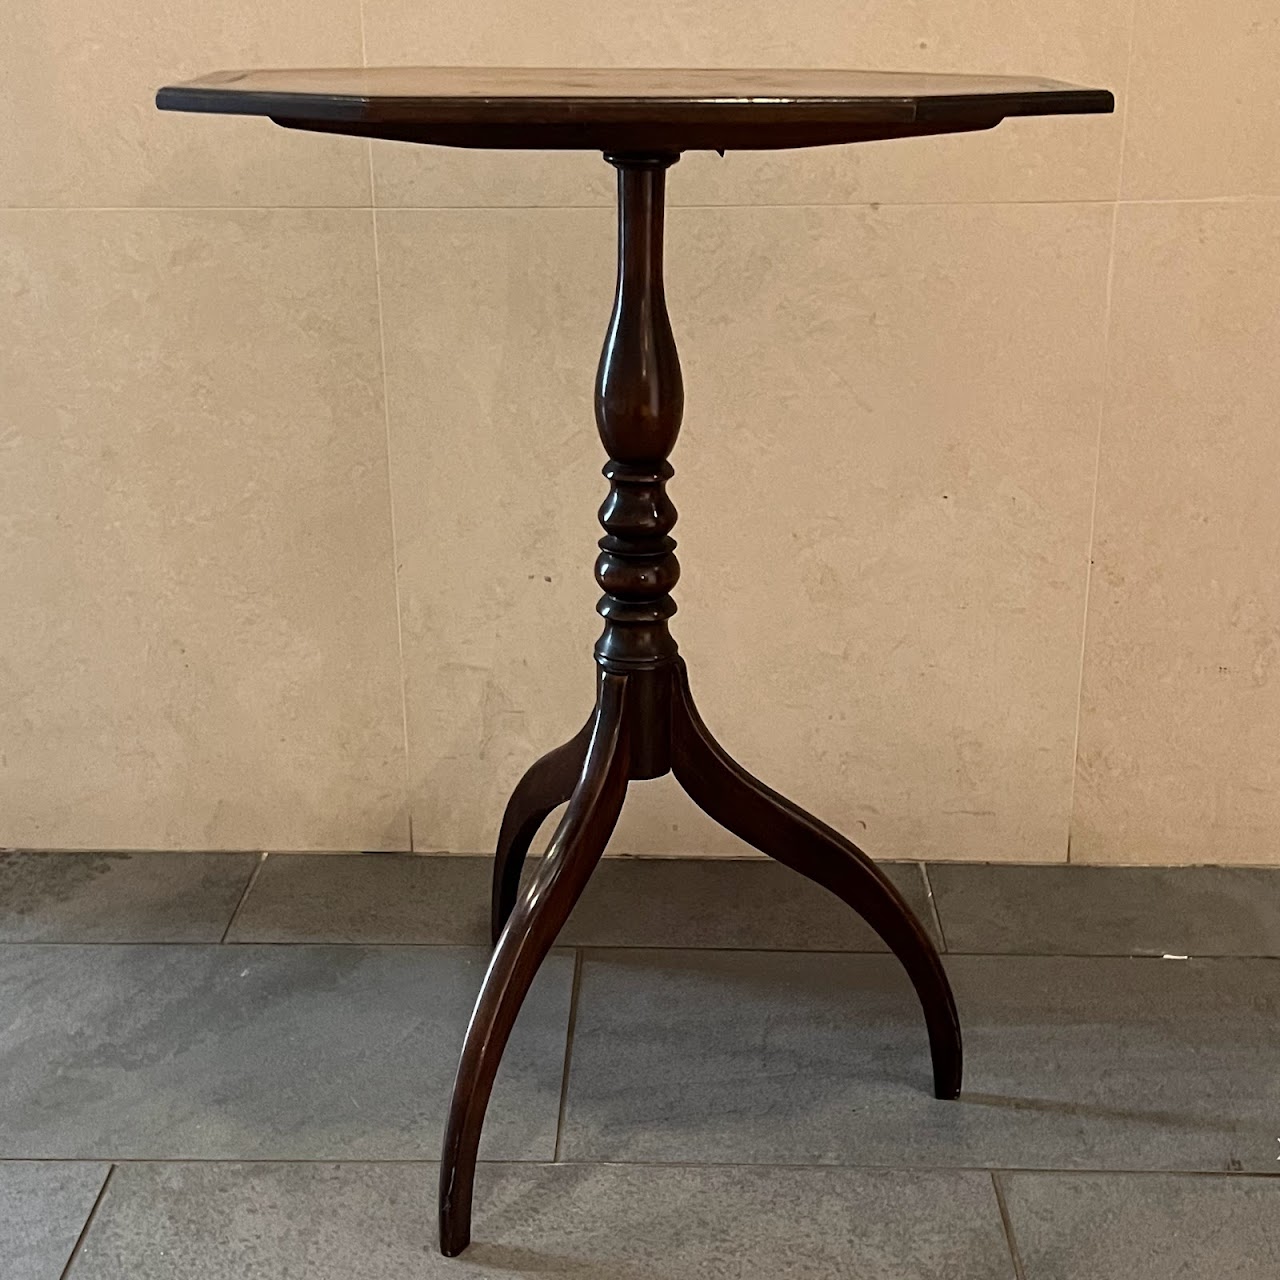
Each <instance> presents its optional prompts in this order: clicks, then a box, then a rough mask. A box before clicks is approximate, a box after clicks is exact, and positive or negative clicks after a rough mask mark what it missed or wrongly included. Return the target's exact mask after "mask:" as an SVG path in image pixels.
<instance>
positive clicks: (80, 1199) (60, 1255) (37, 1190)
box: [0, 1161, 108, 1280]
mask: <svg viewBox="0 0 1280 1280" xmlns="http://www.w3.org/2000/svg"><path fill="white" fill-rule="evenodd" d="M107 1169H108V1166H107V1165H105V1164H70V1163H68V1164H63V1163H60V1162H59V1163H55V1162H51V1161H50V1162H45V1161H41V1162H34V1161H31V1162H28V1161H15V1162H0V1259H2V1260H3V1265H2V1266H0V1274H2V1275H3V1276H4V1280H61V1276H62V1271H63V1268H64V1267H65V1266H66V1265H67V1259H68V1258H70V1257H71V1251H72V1250H73V1249H74V1248H75V1245H76V1241H77V1240H78V1239H79V1237H80V1232H81V1229H82V1228H83V1227H84V1224H85V1221H86V1220H87V1218H88V1217H89V1212H90V1210H91V1209H92V1208H93V1202H94V1201H95V1200H96V1199H97V1198H98V1191H99V1190H100V1189H101V1187H102V1182H103V1179H104V1178H106V1176H107Z"/></svg>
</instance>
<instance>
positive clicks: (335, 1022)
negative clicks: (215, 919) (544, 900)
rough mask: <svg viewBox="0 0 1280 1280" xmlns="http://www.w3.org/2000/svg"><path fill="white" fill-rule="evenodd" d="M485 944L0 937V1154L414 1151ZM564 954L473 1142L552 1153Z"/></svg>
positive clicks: (431, 1143) (435, 1117)
mask: <svg viewBox="0 0 1280 1280" xmlns="http://www.w3.org/2000/svg"><path fill="white" fill-rule="evenodd" d="M485 961H486V955H485V953H484V952H483V951H480V950H470V949H467V950H461V949H459V950H454V949H447V948H425V949H422V948H377V947H374V948H362V947H184V946H155V947H149V946H120V947H73V946H68V947H52V946H21V945H18V946H9V947H0V1156H4V1157H48V1158H84V1159H87V1158H97V1157H101V1158H118V1159H132V1158H147V1157H152V1158H165V1159H169V1158H174V1159H181V1158H202V1159H237V1158H263V1159H337V1158H351V1159H422V1158H424V1157H426V1158H432V1157H434V1156H435V1155H436V1154H437V1153H438V1150H439V1143H440V1138H441V1132H442V1129H443V1123H444V1114H445V1106H446V1102H447V1098H448V1092H449V1088H450V1085H451V1083H452V1079H453V1073H454V1068H455V1066H456V1062H457V1054H458V1049H459V1047H460V1044H461V1040H462V1032H463V1028H464V1027H465V1026H466V1022H467V1018H468V1016H469V1014H470V1010H471V1005H472V1002H473V1000H474V998H475V993H476V991H477V990H478V988H479V985H480V978H481V975H482V973H483V971H484V966H485ZM572 980H573V961H572V958H571V957H569V956H566V955H556V956H552V957H550V958H549V960H548V962H547V964H546V965H545V966H544V967H543V971H542V974H541V975H540V977H539V979H538V981H537V982H536V983H535V985H534V988H533V991H532V992H531V993H530V997H529V1000H528V1002H527V1003H526V1006H525V1009H524V1011H523V1013H522V1015H521V1018H520V1021H519V1023H518V1024H517V1027H516V1031H515V1035H514V1037H513V1040H512V1044H511V1046H510V1049H509V1051H508V1053H507V1055H506V1058H505V1060H504V1063H503V1068H502V1073H501V1074H500V1075H499V1077H498V1084H497V1088H496V1090H495V1093H494V1099H493V1105H492V1106H491V1107H490V1110H489V1120H488V1124H487V1125H486V1128H485V1143H484V1145H483V1146H482V1152H483V1153H484V1154H485V1155H486V1156H488V1157H491V1158H518V1159H549V1158H550V1156H551V1154H552V1152H553V1149H554V1141H555V1128H556V1117H557V1113H558V1109H559V1098H560V1082H561V1076H562V1067H563V1060H564V1045H565V1035H566V1027H567V1024H568V1010H569V999H570V989H571V986H572Z"/></svg>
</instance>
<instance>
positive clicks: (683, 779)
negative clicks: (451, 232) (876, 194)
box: [156, 67, 1114, 1257]
mask: <svg viewBox="0 0 1280 1280" xmlns="http://www.w3.org/2000/svg"><path fill="white" fill-rule="evenodd" d="M156 104H157V106H159V107H160V108H162V109H164V110H171V111H202V112H214V113H222V114H233V115H260V116H268V117H270V118H271V119H272V120H274V121H275V122H276V123H277V124H280V125H284V126H285V127H287V128H291V129H307V130H313V131H317V132H321V133H343V134H354V135H356V136H359V137H367V138H390V139H394V140H398V141H403V142H417V143H431V144H436V145H441V146H455V147H486V148H510V149H513V150H548V149H555V150H565V149H575V150H591V151H600V152H602V153H603V154H604V158H605V159H606V160H607V161H608V162H609V163H610V164H611V165H613V167H614V168H615V169H616V170H617V173H618V279H617V288H616V291H615V294H614V300H613V314H612V316H611V318H610V321H609V327H608V330H607V332H606V335H605V340H604V350H603V352H602V354H601V357H600V365H599V370H598V372H597V376H596V392H595V415H596V424H597V426H598V427H599V430H600V438H601V440H602V441H603V443H604V447H605V450H606V452H607V454H608V459H609V460H608V462H607V463H606V465H605V468H604V474H605V477H606V479H607V480H608V481H609V493H608V496H607V497H606V498H605V500H604V505H603V506H602V507H601V508H600V523H601V525H602V526H603V528H604V535H605V536H604V537H603V538H601V539H600V554H599V556H598V557H597V559H596V565H595V574H596V581H597V582H598V583H599V585H600V588H601V590H602V591H603V593H604V594H603V595H602V596H601V599H600V603H599V604H598V606H597V609H598V611H599V613H600V615H601V616H602V617H603V618H604V631H603V634H602V635H601V637H600V639H599V640H598V641H597V643H596V646H595V660H596V703H595V709H594V711H593V712H592V715H591V717H590V719H589V720H588V722H587V723H586V724H585V725H584V726H583V728H582V730H581V731H580V732H579V733H578V735H577V736H576V737H574V738H573V739H572V740H571V741H569V742H566V743H565V744H564V745H563V746H559V747H556V748H555V749H554V750H553V751H550V752H548V753H547V754H546V755H545V756H543V757H542V759H540V760H538V761H537V762H536V763H535V764H534V765H533V766H532V767H531V768H530V769H529V771H528V772H527V773H526V774H525V775H524V777H523V778H522V779H521V780H520V782H519V784H518V785H517V786H516V789H515V792H514V793H513V794H512V796H511V799H510V801H509V802H508V804H507V808H506V812H505V814H504V815H503V819H502V828H501V832H500V834H499V837H498V848H497V857H496V860H495V865H494V878H493V936H494V942H495V948H494V952H493V957H492V960H491V961H490V964H489V968H488V972H487V973H486V974H485V978H484V984H483V987H482V988H481V991H480V996H479V999H478V1000H477V1002H476V1006H475V1011H474V1013H473V1014H472V1017H471V1022H470V1025H469V1026H468V1028H467V1033H466V1039H465V1041H464V1044H463V1048H462V1057H461V1061H460V1063H459V1066H458V1075H457V1079H456V1081H455V1083H454V1089H453V1097H452V1101H451V1104H450V1110H449V1120H448V1125H447V1129H446V1132H445V1139H444V1151H443V1154H442V1156H441V1166H440V1248H441V1250H442V1251H443V1252H444V1253H445V1254H446V1255H448V1256H450V1257H452V1256H455V1255H457V1254H459V1253H461V1252H462V1250H463V1249H465V1248H466V1247H467V1244H468V1243H469V1241H470V1238H471V1199H472V1188H473V1183H474V1179H475V1166H476V1152H477V1148H478V1146H479V1141H480V1130H481V1126H482V1125H483V1123H484V1115H485V1110H486V1108H487V1106H488V1102H489V1095H490V1093H491V1091H492V1088H493V1081H494V1077H495V1075H496V1074H497V1070H498V1063H499V1061H500V1059H501V1057H502V1053H503V1050H504V1049H505V1047H506V1044H507V1039H508V1037H509V1036H510V1033H511V1028H512V1026H513V1024H514V1022H515V1019H516V1015H517V1013H518V1012H519V1010H520V1006H521V1004H522V1003H523V1001H524V998H525V995H526V994H527V993H528V990H529V987H530V985H531V984H532V982H533V978H534V975H535V974H536V973H537V970H538V967H539V966H540V965H541V963H542V961H543V959H544V958H545V956H546V954H547V952H548V951H549V950H550V949H551V946H552V944H553V943H554V942H555V939H556V936H557V934H558V933H559V932H560V929H561V928H562V927H563V925H564V923H565V921H566V920H567V919H568V917H569V913H570V911H571V910H572V908H573V906H574V904H575V903H576V902H577V900H578V898H579V896H580V895H581V893H582V891H583V889H584V888H585V886H586V884H587V881H588V879H589V878H590V876H591V873H592V871H593V870H594V869H595V866H596V864H597V863H598V862H599V860H600V858H601V856H602V854H603V853H604V849H605V845H606V843H607V841H608V839H609V836H610V834H611V833H612V831H613V828H614V825H615V823H616V822H617V819H618V815H619V813H620V812H621V810H622V804H623V800H624V799H625V797H626V791H627V784H628V782H630V781H631V780H632V779H640V778H657V777H662V776H663V775H665V774H667V773H674V774H675V777H676V780H677V781H678V782H679V783H680V785H681V786H682V787H683V788H684V790H685V791H686V792H687V793H688V794H689V796H690V797H691V798H692V799H693V800H694V802H695V803H696V804H698V805H699V806H700V807H701V808H702V809H703V810H705V811H706V813H708V814H709V815H710V816H711V817H712V818H714V819H715V820H716V821H717V822H719V823H720V824H721V825H722V826H724V827H726V828H727V829H728V830H730V831H732V832H733V833H734V834H735V835H737V836H739V837H740V838H741V839H743V840H745V841H746V842H747V843H748V844H751V845H754V846H755V847H756V848H757V849H759V850H760V851H761V852H763V853H766V854H768V855H769V856H770V857H773V858H775V859H777V860H778V861H779V862H781V863H783V864H784V865H785V866H788V867H791V868H792V869H793V870H795V871H798V872H799V873H800V874H801V875H803V876H807V877H808V878H809V879H811V880H813V881H815V882H816V883H818V884H820V885H822V886H823V887H824V888H826V889H828V890H830V891H831V892H832V893H834V894H836V895H837V896H838V897H840V898H841V899H843V901H845V902H846V903H848V905H849V906H850V907H851V908H852V909H853V910H854V911H856V912H858V914H859V915H861V916H862V917H863V918H864V919H865V920H866V921H867V923H868V924H869V925H870V926H871V927H872V928H873V929H874V930H875V931H876V933H878V934H879V935H880V937H881V938H882V939H883V940H884V942H885V944H886V945H887V946H888V947H889V949H890V950H891V951H892V952H893V953H894V955H896V956H897V958H898V959H899V961H901V963H902V965H903V966H904V968H905V969H906V971H907V973H908V975H909V976H910V978H911V981H912V983H913V985H914V987H915V990H916V993H917V995H918V996H919V998H920V1002H921V1004H922V1005H923V1008H924V1017H925V1023H926V1026H927V1028H928V1034H929V1047H930V1051H931V1054H932V1059H933V1084H934V1091H935V1093H936V1094H937V1096H938V1097H939V1098H955V1097H958V1096H959V1093H960V1081H961V1068H962V1057H961V1044H960V1023H959V1018H958V1016H957V1013H956V1007H955V1001H954V999H953V997H952V994H951V987H950V984H949V983H948V981H947V976H946V973H945V972H944V971H943V968H942V963H941V961H940V960H939V958H938V954H937V952H936V950H935V949H934V946H933V944H932V942H931V941H930V940H929V936H928V934H927V933H926V932H925V930H924V928H923V927H922V926H921V924H920V922H919V921H918V920H917V919H916V917H915V916H914V915H913V914H912V912H911V910H910V908H909V907H908V906H907V904H906V903H905V902H904V901H903V899H902V896H901V895H900V894H899V893H898V891H897V890H896V889H895V888H894V887H893V885H892V884H891V883H890V882H889V880H888V879H887V878H886V877H885V876H884V875H883V874H882V873H881V872H880V870H879V869H878V868H877V867H876V865H875V863H874V862H872V861H871V859H870V858H868V857H867V856H866V854H864V853H863V852H862V850H860V849H859V848H857V846H855V845H854V844H853V843H852V842H851V841H849V840H847V839H845V837H844V836H842V835H840V834H839V833H838V832H836V831H834V830H832V829H831V828H830V827H828V826H826V825H825V824H823V823H822V822H819V821H818V820H817V819H816V818H814V817H812V816H810V815H809V814H807V813H805V812H804V811H803V810H801V809H799V808H797V807H796V806H795V805H793V804H792V803H791V802H790V801H789V800H787V799H785V798H784V797H783V796H780V795H778V794H777V793H776V792H774V791H771V790H770V789H769V788H768V787H766V786H765V785H764V784H763V783H761V782H759V781H757V780H756V779H755V778H753V777H752V776H751V775H750V774H748V773H747V772H746V771H745V770H744V769H743V768H741V766H739V765H738V764H737V763H736V762H735V761H734V760H733V759H732V757H730V756H729V754H728V753H727V752H726V751H725V750H724V749H723V748H722V747H721V746H720V745H719V743H718V742H717V741H716V740H715V738H713V737H712V735H711V733H710V731H709V730H708V729H707V727H706V725H705V724H704V723H703V722H702V718H701V716H699V714H698V711H697V708H696V707H695V706H694V703H693V697H692V695H691V693H690V691H689V681H688V673H687V671H686V669H685V665H684V661H683V659H681V657H680V656H679V654H678V652H677V649H676V643H675V640H674V639H673V638H672V636H671V633H670V630H669V628H668V620H669V619H670V617H671V616H672V614H674V613H675V611H676V606H675V603H674V601H673V600H672V599H671V590H672V588H673V587H674V586H675V585H676V582H677V580H678V578H679V576H680V566H679V564H678V563H677V561H676V557H675V541H674V540H673V539H672V537H671V530H672V527H673V526H674V525H675V522H676V509H675V507H674V506H673V505H672V502H671V499H670V498H669V497H668V496H667V492H666V485H667V481H668V480H669V479H670V478H671V476H672V474H673V473H672V468H671V465H670V463H669V462H668V461H667V458H668V456H669V455H670V453H671V451H672V449H673V448H674V446H675V443H676V436H677V434H678V433H679V430H680V420H681V415H682V412H683V407H684V391H683V387H682V384H681V379H680V362H679V358H678V356H677V354H676V346H675V341H674V339H673V338H672V334H671V324H670V321H669V319H668V317H667V308H666V301H665V298H664V295H663V275H662V247H663V207H664V189H665V181H666V171H667V169H668V168H669V167H670V166H671V165H673V164H674V163H675V162H676V161H677V160H678V159H679V158H680V154H681V153H682V152H684V151H688V150H717V151H721V152H723V151H727V150H764V149H779V148H789V147H813V146H822V145H828V144H835V143H849V142H869V141H874V140H878V139H888V138H906V137H919V136H921V135H926V134H937V133H959V132H968V131H972V130H978V129H990V128H992V127H993V126H995V125H996V124H999V122H1000V121H1001V120H1002V119H1004V118H1005V117H1006V116H1032V115H1064V114H1080V113H1094V112H1108V111H1111V110H1112V109H1113V107H1114V102H1113V99H1112V95H1111V94H1110V93H1108V92H1107V91H1105V90H1102V89H1084V88H1077V87H1075V86H1073V85H1067V84H1062V83H1059V82H1057V81H1054V80H1041V79H1023V78H1012V77H1006V76H965V75H932V74H914V73H910V72H879V71H817V70H814V71H718V70H636V69H618V70H551V69H542V68H528V69H505V70H502V69H483V68H468V67H434V68H433V67H381V68H358V67H357V68H331V69H322V70H291V71H227V72H219V73H216V74H214V75H209V76H204V77H202V78H201V79H198V80H192V81H189V82H187V83H185V84H179V85H173V86H169V87H166V88H163V89H161V90H160V91H159V93H158V95H157V98H156ZM566 801H567V802H568V808H567V810H566V811H565V814H564V817H563V818H562V819H561V821H560V824H559V826H558V827H557V828H556V831H555V834H554V836H553V837H552V839H551V843H550V845H549V846H548V849H547V852H546V854H545V855H544V857H543V859H542V861H541V864H540V866H539V868H538V871H537V874H536V875H535V876H534V877H533V879H532V881H531V882H530V884H529V885H528V887H527V888H526V889H525V891H524V892H523V893H521V892H520V891H519V888H520V873H521V868H522V866H523V864H524V860H525V856H526V854H527V853H528V851H529V846H530V844H531V843H532V841H533V838H534V836H535V835H536V833H537V831H538V828H539V827H540V826H541V824H542V822H543V821H544V820H545V819H546V817H547V816H548V815H549V814H550V813H551V811H552V810H553V809H555V808H556V807H557V806H559V805H561V804H564V803H565V802H566Z"/></svg>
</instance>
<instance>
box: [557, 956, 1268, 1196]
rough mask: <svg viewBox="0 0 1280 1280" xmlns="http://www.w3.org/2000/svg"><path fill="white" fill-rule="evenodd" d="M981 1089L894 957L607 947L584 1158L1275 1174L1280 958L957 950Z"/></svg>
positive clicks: (577, 1124) (956, 971)
mask: <svg viewBox="0 0 1280 1280" xmlns="http://www.w3.org/2000/svg"><path fill="white" fill-rule="evenodd" d="M947 969H948V971H949V973H950V974H951V977H952V981H953V984H954V986H955V991H956V999H957V1002H958V1004H959V1008H960V1015H961V1021H962V1024H963V1026H964V1033H965V1041H966V1073H967V1074H966V1080H965V1094H964V1098H963V1100H962V1101H960V1102H939V1101H937V1100H935V1099H934V1098H933V1097H932V1096H931V1094H930V1092H929V1085H930V1073H929V1063H928V1054H927V1046H926V1041H925V1035H924V1028H923V1025H922V1020H921V1017H920V1013H919V1009H918V1006H917V1004H916V1001H915V999H914V997H913V994H912V992H911V989H910V987H909V986H908V984H907V981H906V978H905V976H904V975H903V973H902V971H901V970H900V968H899V967H898V965H897V964H896V962H895V961H894V960H893V959H891V958H889V957H884V956H832V955H824V956H814V955H809V956H806V955H797V954H792V953H785V952H781V953H772V954H764V953H749V952H738V953H729V952H692V951H685V952H640V951H614V952H608V951H593V952H589V953H588V955H587V959H586V962H585V964H584V968H583V974H582V987H581V993H580V997H579V1005H578V1014H577V1021H576V1024H575V1032H574V1042H573V1052H572V1062H571V1068H570V1080H569V1087H568V1094H567V1112H566V1128H565V1131H564V1133H563V1135H562V1142H561V1152H562V1155H563V1157H564V1158H566V1159H570V1160H659V1161H665V1160H673V1161H689V1162H711V1161H717V1162H718V1161H747V1162H753V1163H771V1162H777V1163H833V1164H856V1165H890V1166H891V1165H899V1166H908V1165H909V1166H915V1167H923V1166H933V1167H955V1166H970V1167H972V1166H993V1167H1002V1168H1054V1167H1057V1168H1093V1169H1099V1168H1102V1169H1106V1168H1119V1169H1200V1170H1209V1171H1217V1170H1226V1169H1247V1170H1256V1171H1259V1172H1272V1171H1274V1169H1275V1159H1276V1138H1275V1134H1276V1127H1275V1126H1276V1116H1277V1114H1280V1073H1277V1072H1276V1070H1275V1048H1276V1032H1275V1028H1276V1025H1277V1019H1280V963H1277V962H1275V961H1270V960H1201V961H1195V960H1193V961H1185V962H1182V961H1166V960H1156V959H1134V960H1129V959H1086V958H1073V957H1050V958H1040V957H963V956H961V957H950V958H948V961H947Z"/></svg>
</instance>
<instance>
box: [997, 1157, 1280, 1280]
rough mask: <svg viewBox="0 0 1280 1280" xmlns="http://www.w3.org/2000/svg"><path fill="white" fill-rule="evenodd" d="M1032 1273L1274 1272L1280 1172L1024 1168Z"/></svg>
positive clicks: (1120, 1278)
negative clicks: (1206, 1174)
mask: <svg viewBox="0 0 1280 1280" xmlns="http://www.w3.org/2000/svg"><path fill="white" fill-rule="evenodd" d="M1004 1189H1005V1202H1006V1204H1007V1205H1008V1209H1009V1218H1010V1222H1011V1224H1012V1227H1013V1233H1014V1237H1015V1239H1016V1240H1017V1244H1018V1252H1019V1254H1020V1255H1021V1258H1022V1264H1023V1271H1024V1273H1025V1276H1026V1280H1170V1278H1171V1277H1186V1278H1187V1280H1274V1277H1276V1276H1277V1275H1280V1178H1226V1177H1221V1178H1211V1177H1210V1178H1201V1177H1179V1176H1177V1175H1160V1174H1127V1175H1125V1174H1014V1175H1009V1176H1008V1177H1006V1179H1005V1181H1004Z"/></svg>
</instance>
